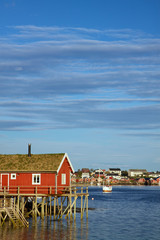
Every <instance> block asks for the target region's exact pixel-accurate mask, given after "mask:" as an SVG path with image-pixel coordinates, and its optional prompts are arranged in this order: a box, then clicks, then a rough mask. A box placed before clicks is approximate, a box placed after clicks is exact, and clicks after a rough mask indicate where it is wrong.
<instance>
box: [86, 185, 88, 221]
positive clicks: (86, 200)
mask: <svg viewBox="0 0 160 240" xmlns="http://www.w3.org/2000/svg"><path fill="white" fill-rule="evenodd" d="M86 193H87V195H86V218H88V187H86Z"/></svg>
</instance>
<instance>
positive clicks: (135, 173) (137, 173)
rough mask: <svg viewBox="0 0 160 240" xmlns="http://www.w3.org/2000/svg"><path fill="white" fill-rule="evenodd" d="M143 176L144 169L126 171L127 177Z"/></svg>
mask: <svg viewBox="0 0 160 240" xmlns="http://www.w3.org/2000/svg"><path fill="white" fill-rule="evenodd" d="M145 174H147V170H146V169H129V170H128V176H129V177H137V176H141V175H145Z"/></svg>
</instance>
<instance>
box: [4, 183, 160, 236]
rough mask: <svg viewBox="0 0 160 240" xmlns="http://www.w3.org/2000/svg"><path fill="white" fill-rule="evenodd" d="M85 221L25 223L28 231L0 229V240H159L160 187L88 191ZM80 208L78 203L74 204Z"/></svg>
mask: <svg viewBox="0 0 160 240" xmlns="http://www.w3.org/2000/svg"><path fill="white" fill-rule="evenodd" d="M88 204H89V212H88V219H86V215H85V214H84V218H83V220H81V218H80V213H77V214H76V220H75V221H72V222H71V221H70V220H67V219H63V220H62V221H54V220H53V218H51V219H50V217H45V219H44V220H42V219H41V218H37V222H35V221H33V220H32V218H30V219H28V221H29V228H13V227H11V226H8V224H5V226H4V227H2V228H0V240H12V239H14V240H15V239H16V240H17V239H18V240H31V239H38V240H42V239H43V240H50V239H57V240H61V239H63V240H65V239H66V240H71V239H74V240H77V239H83V240H85V239H88V240H94V239H96V240H159V239H160V186H113V190H112V192H111V193H103V192H102V187H96V186H92V187H89V199H88ZM77 206H80V199H79V200H77Z"/></svg>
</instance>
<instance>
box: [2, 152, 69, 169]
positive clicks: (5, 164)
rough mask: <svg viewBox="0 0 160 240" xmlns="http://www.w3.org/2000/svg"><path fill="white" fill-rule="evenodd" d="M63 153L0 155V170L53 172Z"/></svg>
mask: <svg viewBox="0 0 160 240" xmlns="http://www.w3.org/2000/svg"><path fill="white" fill-rule="evenodd" d="M64 155H65V154H64V153H59V154H33V155H31V157H28V155H21V154H16V155H0V172H2V171H3V172H4V171H7V172H18V171H20V172H23V171H24V172H35V171H38V172H43V171H47V172H55V171H57V169H58V167H59V165H60V163H61V161H62V159H63V157H64Z"/></svg>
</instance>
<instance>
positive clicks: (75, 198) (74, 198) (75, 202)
mask: <svg viewBox="0 0 160 240" xmlns="http://www.w3.org/2000/svg"><path fill="white" fill-rule="evenodd" d="M74 200H75V203H74V221H75V220H76V187H75V188H74Z"/></svg>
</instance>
